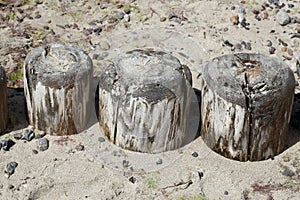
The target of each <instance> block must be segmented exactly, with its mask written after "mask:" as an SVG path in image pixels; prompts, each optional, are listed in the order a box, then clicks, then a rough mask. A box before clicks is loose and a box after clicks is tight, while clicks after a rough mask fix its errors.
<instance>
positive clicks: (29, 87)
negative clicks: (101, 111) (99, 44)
mask: <svg viewBox="0 0 300 200" xmlns="http://www.w3.org/2000/svg"><path fill="white" fill-rule="evenodd" d="M92 76H93V64H92V60H91V59H90V57H89V56H88V55H87V54H86V53H85V52H84V51H83V50H82V49H80V48H78V47H76V46H73V45H69V44H49V45H44V46H41V47H38V48H35V49H33V50H32V51H31V52H30V53H29V54H28V55H27V57H26V59H25V63H24V93H25V97H26V103H27V110H28V116H29V123H30V124H31V125H33V126H34V127H35V128H37V129H39V130H43V131H46V132H47V133H49V134H51V135H70V134H75V133H78V132H80V131H82V130H83V129H84V127H85V125H86V124H87V122H88V119H89V115H90V109H91V86H90V84H91V80H92Z"/></svg>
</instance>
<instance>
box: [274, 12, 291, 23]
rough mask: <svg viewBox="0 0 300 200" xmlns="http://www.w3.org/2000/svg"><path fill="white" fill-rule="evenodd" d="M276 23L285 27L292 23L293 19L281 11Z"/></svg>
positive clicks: (277, 15) (278, 13)
mask: <svg viewBox="0 0 300 200" xmlns="http://www.w3.org/2000/svg"><path fill="white" fill-rule="evenodd" d="M276 21H277V22H278V23H279V24H280V25H282V26H285V25H287V24H289V23H290V22H291V18H290V16H289V15H288V14H287V13H286V12H285V11H283V10H279V11H278V12H277V14H276Z"/></svg>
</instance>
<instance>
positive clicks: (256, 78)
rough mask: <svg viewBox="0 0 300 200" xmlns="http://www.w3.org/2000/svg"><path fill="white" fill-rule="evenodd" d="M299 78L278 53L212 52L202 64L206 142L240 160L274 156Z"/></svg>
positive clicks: (279, 149) (281, 143)
mask: <svg viewBox="0 0 300 200" xmlns="http://www.w3.org/2000/svg"><path fill="white" fill-rule="evenodd" d="M294 89H295V78H294V75H293V73H292V71H291V70H290V68H289V67H288V66H287V65H286V64H285V63H283V62H282V61H280V60H279V59H277V58H273V57H267V56H263V55H260V54H246V53H239V54H234V55H225V56H220V57H217V58H214V59H213V60H212V61H211V62H209V63H208V64H207V65H206V66H205V67H204V70H203V74H202V83H201V93H202V95H201V96H202V104H201V118H202V132H201V135H202V137H203V140H204V142H205V143H206V144H207V145H208V146H209V147H210V148H211V149H213V150H214V151H216V152H218V153H219V154H221V155H223V156H225V157H227V158H231V159H236V160H240V161H247V160H250V161H258V160H264V159H268V158H270V157H274V156H276V155H278V154H279V153H281V152H282V151H283V150H284V148H285V142H286V139H287V135H288V128H289V120H290V115H291V109H292V104H293V97H294Z"/></svg>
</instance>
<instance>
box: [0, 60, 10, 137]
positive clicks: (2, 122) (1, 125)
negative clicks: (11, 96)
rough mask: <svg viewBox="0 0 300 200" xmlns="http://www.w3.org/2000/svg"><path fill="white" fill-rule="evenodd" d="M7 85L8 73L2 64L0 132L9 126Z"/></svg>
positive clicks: (0, 78) (0, 69)
mask: <svg viewBox="0 0 300 200" xmlns="http://www.w3.org/2000/svg"><path fill="white" fill-rule="evenodd" d="M7 101H8V100H7V86H6V74H5V70H4V68H3V67H2V66H0V134H1V133H3V132H4V131H5V129H6V127H7V122H8V103H7Z"/></svg>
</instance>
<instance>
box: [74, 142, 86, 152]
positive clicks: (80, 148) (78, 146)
mask: <svg viewBox="0 0 300 200" xmlns="http://www.w3.org/2000/svg"><path fill="white" fill-rule="evenodd" d="M75 149H76V150H77V151H83V150H84V145H83V144H78V145H76V147H75Z"/></svg>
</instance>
